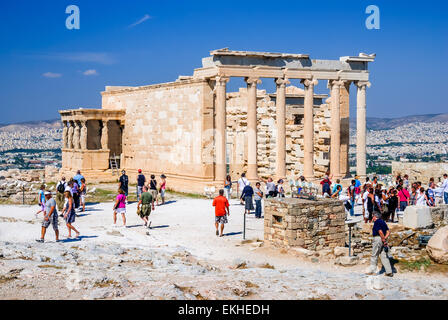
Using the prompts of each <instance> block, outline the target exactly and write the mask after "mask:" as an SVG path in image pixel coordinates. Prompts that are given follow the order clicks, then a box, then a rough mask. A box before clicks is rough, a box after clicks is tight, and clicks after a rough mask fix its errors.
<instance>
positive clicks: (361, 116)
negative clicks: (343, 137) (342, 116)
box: [355, 81, 370, 178]
mask: <svg viewBox="0 0 448 320" xmlns="http://www.w3.org/2000/svg"><path fill="white" fill-rule="evenodd" d="M355 85H356V86H357V87H358V92H357V99H356V100H357V109H356V174H357V175H358V176H359V177H360V178H365V177H366V175H367V166H366V162H367V151H366V87H370V82H368V81H357V82H355Z"/></svg>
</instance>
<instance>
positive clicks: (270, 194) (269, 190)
mask: <svg viewBox="0 0 448 320" xmlns="http://www.w3.org/2000/svg"><path fill="white" fill-rule="evenodd" d="M276 196H277V190H276V186H275V183H274V180H272V178H271V177H269V178H268V181H267V182H266V198H275V197H276Z"/></svg>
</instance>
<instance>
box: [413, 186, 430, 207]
mask: <svg viewBox="0 0 448 320" xmlns="http://www.w3.org/2000/svg"><path fill="white" fill-rule="evenodd" d="M419 191H420V192H419V193H418V194H417V201H416V203H415V204H416V205H417V206H426V202H427V200H428V199H427V197H426V193H425V188H423V187H421V188H420V190H419Z"/></svg>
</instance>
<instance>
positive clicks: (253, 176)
mask: <svg viewBox="0 0 448 320" xmlns="http://www.w3.org/2000/svg"><path fill="white" fill-rule="evenodd" d="M245 80H246V83H247V179H248V180H249V181H252V182H256V181H258V165H257V84H260V83H261V81H260V79H258V78H246V79H245Z"/></svg>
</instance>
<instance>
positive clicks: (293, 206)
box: [264, 198, 345, 250]
mask: <svg viewBox="0 0 448 320" xmlns="http://www.w3.org/2000/svg"><path fill="white" fill-rule="evenodd" d="M264 219H265V220H264V222H265V224H264V240H265V242H268V243H271V244H273V245H275V246H280V247H290V246H291V247H294V246H300V247H303V248H306V249H310V250H321V249H324V248H335V247H341V246H344V245H345V208H344V205H343V203H342V201H339V200H319V201H311V200H303V199H297V198H283V199H269V200H266V202H265V218H264Z"/></svg>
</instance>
